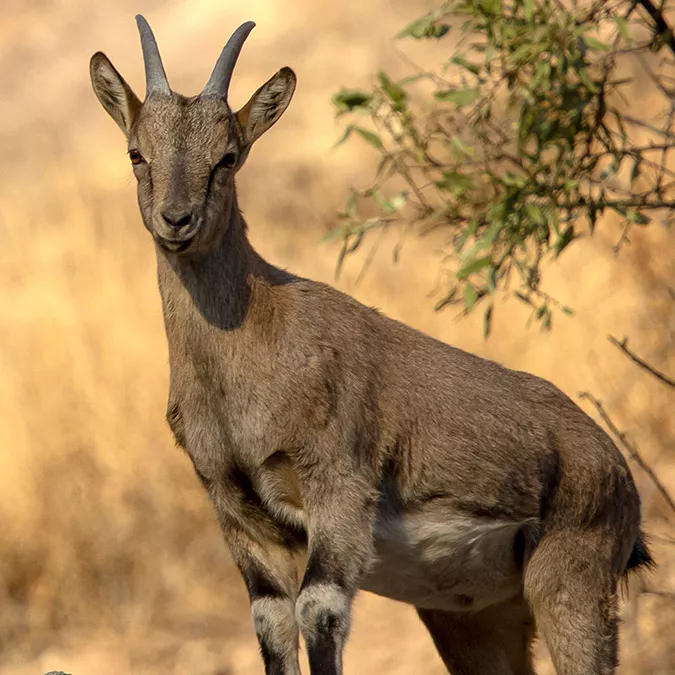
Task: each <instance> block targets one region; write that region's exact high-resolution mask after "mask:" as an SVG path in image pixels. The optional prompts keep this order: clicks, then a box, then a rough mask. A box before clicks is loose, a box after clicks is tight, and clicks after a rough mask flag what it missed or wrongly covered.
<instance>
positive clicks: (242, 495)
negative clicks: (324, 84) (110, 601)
mask: <svg viewBox="0 0 675 675" xmlns="http://www.w3.org/2000/svg"><path fill="white" fill-rule="evenodd" d="M92 81H93V85H94V89H95V91H96V93H97V95H98V97H99V99H100V100H101V102H102V104H103V105H104V107H105V108H106V109H107V110H108V112H109V113H110V114H111V115H112V116H113V118H114V119H115V120H116V121H117V123H118V124H119V125H120V127H121V128H122V129H123V131H124V132H125V134H126V135H127V138H128V142H129V147H130V149H135V150H137V151H139V152H140V153H141V154H142V155H143V157H144V159H145V161H144V162H142V163H141V164H139V165H137V166H135V167H134V171H135V174H136V177H137V179H138V200H139V205H140V209H141V214H142V217H143V222H144V223H145V226H146V227H147V228H148V230H149V231H150V232H151V233H152V235H153V237H154V239H155V248H156V253H157V266H158V277H159V288H160V293H161V298H162V306H163V311H164V320H165V326H166V334H167V339H168V344H169V359H170V371H171V382H170V393H169V406H168V413H167V419H168V421H169V424H170V425H171V428H172V430H173V432H174V435H175V437H176V440H177V442H178V443H179V445H181V446H182V447H183V448H184V449H185V450H186V452H187V453H188V454H189V456H190V458H191V459H192V462H193V463H194V466H195V470H196V472H197V474H198V475H199V477H200V479H201V480H202V482H203V484H204V486H205V487H206V489H207V490H208V492H209V495H210V498H211V499H212V501H213V504H214V507H215V510H216V513H217V515H218V518H219V522H220V525H221V527H222V530H223V534H224V536H225V539H226V541H227V543H228V545H229V547H230V550H231V551H232V554H233V556H234V559H235V561H236V562H237V564H238V565H239V568H240V569H241V571H242V575H243V577H244V579H245V581H246V583H247V586H248V589H249V593H250V595H251V601H252V608H253V615H254V624H255V627H256V632H257V634H258V638H259V640H260V644H261V651H262V655H263V658H264V660H265V664H266V672H267V673H291V674H295V673H299V667H298V660H297V648H298V647H297V635H298V627H299V628H300V630H302V631H303V633H304V635H305V638H306V641H307V644H308V649H309V660H310V666H311V672H312V673H313V674H316V673H335V674H337V673H340V672H341V669H342V666H341V664H342V649H343V647H344V644H345V641H346V640H347V637H348V632H349V620H350V616H349V615H350V609H349V608H350V605H351V601H352V599H353V596H354V594H355V593H356V592H357V590H358V589H359V588H361V587H365V588H371V589H372V590H374V591H375V592H378V593H382V594H383V595H389V596H390V597H395V598H398V599H402V600H404V601H408V602H411V603H412V604H416V605H417V606H418V611H419V613H420V617H421V618H422V620H423V621H424V623H425V625H426V626H427V627H428V629H429V631H430V633H431V635H432V637H433V639H434V641H435V643H436V646H437V647H438V650H439V652H440V654H441V656H442V658H443V659H444V661H445V663H446V664H447V666H448V668H449V669H451V671H452V672H453V673H455V675H474V674H475V675H477V674H482V675H487V674H493V675H507V674H509V673H510V674H513V675H527V674H529V673H532V672H533V670H532V664H531V658H530V642H531V639H532V636H533V633H534V628H533V626H534V622H535V621H536V623H537V625H538V627H539V629H540V631H541V633H542V634H543V636H544V637H545V639H546V640H547V642H548V645H549V647H550V649H551V653H552V657H553V660H554V662H555V664H556V667H557V669H558V672H559V673H561V675H582V674H583V675H588V674H590V673H597V674H603V675H607V674H609V673H612V672H614V667H615V663H616V658H617V656H616V643H617V637H616V636H617V628H616V589H617V583H618V581H619V579H620V578H621V576H622V575H623V574H624V573H625V571H626V569H627V568H628V567H629V566H638V565H639V564H641V563H644V562H648V561H649V554H648V552H647V550H646V549H645V548H644V545H643V542H642V539H641V538H640V500H639V497H638V494H637V491H636V489H635V485H634V483H633V479H632V477H631V474H630V471H629V469H628V467H627V465H626V462H625V461H624V459H623V457H622V456H621V454H620V453H619V452H618V450H617V449H616V447H615V446H614V444H613V443H612V441H611V440H610V438H609V437H608V436H607V435H606V434H605V433H604V432H603V431H602V430H601V429H600V428H599V427H598V426H597V425H596V424H595V423H594V422H593V421H592V420H591V419H590V418H589V417H588V416H587V415H586V414H585V413H584V412H583V411H582V410H581V409H580V408H579V407H577V406H576V405H575V404H574V403H573V402H572V401H571V400H570V399H569V398H568V397H567V396H565V394H563V393H562V392H561V391H559V390H558V389H556V387H554V386H553V385H552V384H550V383H549V382H546V381H545V380H542V379H540V378H538V377H535V376H533V375H530V374H528V373H524V372H517V371H513V370H509V369H507V368H504V367H502V366H501V365H498V364H496V363H493V362H491V361H487V360H485V359H481V358H478V357H477V356H474V355H472V354H469V353H466V352H463V351H461V350H459V349H456V348H454V347H451V346H448V345H446V344H444V343H442V342H439V341H437V340H434V339H432V338H431V337H428V336H426V335H424V334H422V333H420V332H418V331H416V330H413V329H412V328H409V327H408V326H406V325H404V324H402V323H399V322H397V321H393V320H392V319H389V318H387V317H385V316H383V315H382V314H380V313H379V312H377V311H375V310H373V309H370V308H368V307H365V306H363V305H361V304H360V303H358V302H357V301H356V300H354V299H353V298H351V297H348V296H346V295H344V294H342V293H340V292H339V291H337V290H335V289H334V288H331V287H330V286H327V285H325V284H320V283H316V282H314V281H310V280H308V279H302V278H300V277H297V276H294V275H292V274H289V273H287V272H285V271H282V270H280V269H277V268H276V267H274V266H272V265H270V264H268V263H267V262H266V261H264V260H263V259H262V258H261V257H260V256H259V255H258V254H257V253H256V252H255V251H254V250H253V249H252V247H251V245H250V244H249V242H248V239H247V236H246V224H245V222H244V219H243V217H242V215H241V213H240V211H239V206H238V203H237V198H236V192H235V182H234V177H235V174H236V171H237V170H238V169H239V168H240V167H241V165H242V164H243V162H244V160H245V158H246V156H247V154H248V151H249V149H250V147H251V144H252V143H253V141H255V140H256V138H257V137H258V136H259V135H260V134H261V133H263V132H264V131H265V130H266V129H267V128H269V127H270V126H271V125H272V124H274V123H275V122H276V120H277V119H278V118H279V117H280V116H281V114H282V113H283V111H284V110H285V108H286V106H287V105H288V103H289V101H290V98H291V96H292V93H293V89H294V86H295V76H294V75H293V74H292V71H290V70H289V69H283V70H282V71H280V72H279V73H278V74H277V75H276V76H275V77H273V78H272V79H271V80H269V81H268V82H267V83H266V84H265V85H263V87H261V88H260V89H259V90H258V91H257V92H256V93H255V94H254V96H253V97H252V99H251V101H249V103H248V104H247V105H246V106H245V107H244V109H243V111H242V112H240V113H239V114H233V113H232V112H231V111H230V109H229V106H228V105H227V102H226V101H225V100H224V98H219V97H213V96H204V97H194V98H185V97H183V96H180V95H178V94H175V93H171V94H169V95H166V94H162V95H150V96H149V97H148V99H147V100H146V101H145V102H144V103H143V105H142V106H138V105H137V103H136V100H134V99H135V96H133V95H132V94H131V93H130V92H131V90H130V89H129V87H128V85H126V83H125V82H124V80H122V78H121V76H120V75H119V74H118V73H117V71H115V70H114V68H112V65H111V64H110V62H109V61H108V60H107V58H106V57H105V56H103V55H102V54H100V53H99V54H97V55H95V56H94V57H93V58H92ZM228 154H229V155H231V156H230V157H229V160H232V158H234V165H233V166H231V167H230V166H227V164H228V163H231V161H229V160H228V161H227V162H226V161H225V160H224V159H223V158H227V155H228ZM166 209H171V210H172V213H173V212H179V213H187V214H189V215H190V217H191V221H190V223H191V224H190V226H189V227H188V226H186V227H188V230H189V231H190V238H187V236H186V238H181V237H182V235H181V232H180V231H177V232H174V231H173V230H172V229H171V227H169V225H167V222H168V221H166V219H165V218H164V216H163V215H162V213H163V211H165V210H166ZM190 228H192V229H190ZM193 230H194V232H193ZM304 551H306V553H307V564H306V569H305V575H304V580H303V582H302V586H301V588H300V589H299V592H298V587H297V578H296V573H295V563H294V560H295V554H296V553H297V552H304ZM629 561H630V564H629Z"/></svg>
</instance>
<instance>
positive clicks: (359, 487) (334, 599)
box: [295, 465, 377, 675]
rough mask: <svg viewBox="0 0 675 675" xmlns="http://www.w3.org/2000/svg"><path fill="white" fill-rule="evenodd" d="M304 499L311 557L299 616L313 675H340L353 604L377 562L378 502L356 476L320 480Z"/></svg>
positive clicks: (335, 475) (308, 488) (297, 610)
mask: <svg viewBox="0 0 675 675" xmlns="http://www.w3.org/2000/svg"><path fill="white" fill-rule="evenodd" d="M335 468H336V467H335V465H332V466H331V471H332V470H334V469H335ZM303 500H304V502H305V508H306V511H307V514H308V558H307V567H306V569H305V575H304V578H303V582H302V586H301V589H300V594H299V595H298V599H297V602H296V605H295V616H296V618H297V621H298V624H299V626H300V630H301V631H302V634H303V637H304V638H305V642H306V644H307V651H308V656H309V665H310V671H311V673H312V675H319V673H320V674H321V675H341V673H342V653H343V649H344V646H345V643H346V641H347V637H348V635H349V627H350V621H351V607H352V601H353V599H354V596H355V594H356V591H357V590H358V588H359V585H360V581H361V579H362V577H363V574H364V572H365V571H366V569H367V566H368V564H369V562H370V560H371V558H372V529H373V520H374V514H375V505H376V503H377V500H376V497H375V495H374V494H373V490H372V489H371V488H370V486H369V485H368V484H367V483H366V482H365V481H363V480H362V479H360V477H359V476H358V474H357V473H356V472H354V473H351V472H349V473H345V474H343V475H342V476H340V475H338V473H337V472H335V473H331V475H330V476H326V477H325V480H323V479H322V480H316V477H315V480H312V481H310V482H309V484H308V485H307V486H303Z"/></svg>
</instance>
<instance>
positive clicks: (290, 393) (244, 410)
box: [167, 359, 307, 479]
mask: <svg viewBox="0 0 675 675" xmlns="http://www.w3.org/2000/svg"><path fill="white" fill-rule="evenodd" d="M227 365H228V364H227V362H226V361H225V360H224V359H222V360H221V361H220V362H218V363H214V362H213V361H212V362H211V364H210V366H201V367H199V368H197V367H194V366H193V367H185V366H183V367H177V368H175V369H174V368H172V371H171V387H170V393H169V405H168V410H167V421H168V422H169V425H170V426H171V429H172V431H173V433H174V436H175V437H176V440H177V442H178V443H179V445H181V446H182V447H183V448H184V449H185V450H186V451H187V452H188V454H189V455H190V457H191V458H192V460H193V462H194V464H195V468H196V469H197V471H198V472H199V473H201V474H202V475H204V476H205V477H207V478H209V479H213V478H215V477H217V476H218V475H222V469H223V467H225V466H227V465H230V464H232V460H233V459H234V460H235V463H236V464H238V465H239V466H242V467H257V466H261V465H262V464H263V463H264V462H265V461H266V460H267V458H269V457H270V456H271V455H273V454H274V453H275V452H277V451H278V450H282V449H285V448H287V447H289V446H290V445H293V443H294V442H296V441H297V437H298V430H299V429H300V428H301V427H302V425H301V424H300V421H301V420H302V419H303V418H304V419H305V420H306V419H307V416H306V413H305V411H304V409H303V405H302V401H301V400H300V401H298V394H297V392H298V391H303V388H302V386H301V385H299V384H298V382H297V378H298V376H301V375H302V373H301V372H298V370H299V369H296V370H295V371H293V370H288V369H284V368H283V367H282V366H283V364H279V363H276V362H272V363H270V362H266V361H264V360H263V361H259V362H254V361H251V362H247V363H238V364H237V367H236V368H228V367H227Z"/></svg>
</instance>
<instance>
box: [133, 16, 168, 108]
mask: <svg viewBox="0 0 675 675" xmlns="http://www.w3.org/2000/svg"><path fill="white" fill-rule="evenodd" d="M136 23H137V24H138V32H139V33H140V34H141V47H142V48H143V61H144V63H145V91H146V94H145V95H146V96H150V94H155V93H157V94H170V93H171V89H170V88H169V80H168V79H167V77H166V73H165V72H164V66H163V65H162V57H161V56H160V55H159V49H158V47H157V41H156V40H155V36H154V35H153V33H152V29H151V28H150V26H149V24H148V22H147V21H146V20H145V18H144V17H142V16H141V15H140V14H138V15H136Z"/></svg>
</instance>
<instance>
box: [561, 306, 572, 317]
mask: <svg viewBox="0 0 675 675" xmlns="http://www.w3.org/2000/svg"><path fill="white" fill-rule="evenodd" d="M562 311H563V313H564V314H567V316H574V314H575V312H574V310H573V309H572V308H571V307H566V306H563V307H562Z"/></svg>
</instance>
